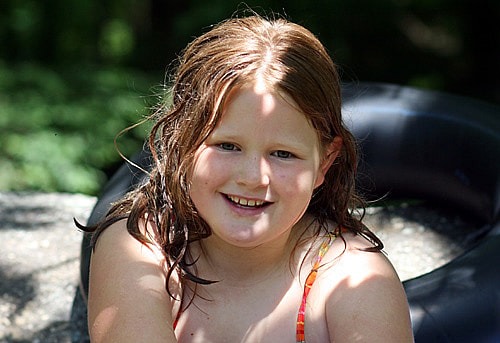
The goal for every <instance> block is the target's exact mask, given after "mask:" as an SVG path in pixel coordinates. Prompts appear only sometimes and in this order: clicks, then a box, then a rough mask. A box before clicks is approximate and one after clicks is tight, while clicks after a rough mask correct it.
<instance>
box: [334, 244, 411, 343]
mask: <svg viewBox="0 0 500 343" xmlns="http://www.w3.org/2000/svg"><path fill="white" fill-rule="evenodd" d="M345 255H346V256H342V257H341V262H340V264H341V265H342V267H341V270H342V271H344V272H343V273H344V275H343V277H342V280H341V281H340V283H338V284H337V285H336V287H335V289H334V290H333V291H332V292H331V294H330V296H329V298H328V300H327V308H326V315H327V325H328V331H329V336H330V340H331V341H332V342H333V341H335V342H383V343H390V342H395V343H401V342H413V333H412V328H411V321H410V315H409V308H408V302H407V299H406V294H405V292H404V288H403V285H402V283H401V281H400V280H399V278H398V276H397V274H396V272H395V270H394V268H393V267H392V265H391V263H390V262H389V261H388V260H387V258H386V257H385V256H384V255H383V254H382V253H373V252H364V251H359V250H355V249H348V250H346V252H345Z"/></svg>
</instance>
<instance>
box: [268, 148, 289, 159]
mask: <svg viewBox="0 0 500 343" xmlns="http://www.w3.org/2000/svg"><path fill="white" fill-rule="evenodd" d="M273 155H274V156H276V157H278V158H283V159H286V158H292V157H294V155H293V154H292V153H291V152H288V151H285V150H278V151H275V152H273Z"/></svg>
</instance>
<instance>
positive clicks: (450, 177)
mask: <svg viewBox="0 0 500 343" xmlns="http://www.w3.org/2000/svg"><path fill="white" fill-rule="evenodd" d="M344 95H345V97H344V114H345V115H346V116H347V118H346V123H347V124H348V126H350V128H351V130H352V131H353V133H354V135H355V136H356V137H357V138H358V139H359V140H360V143H361V151H362V160H361V163H360V166H359V169H360V177H359V179H358V183H359V184H360V190H361V191H364V192H365V193H367V195H372V196H373V198H376V197H380V196H384V195H386V194H389V196H390V197H396V198H397V197H405V198H408V197H415V198H422V199H430V200H433V201H434V202H435V203H436V204H437V206H443V207H449V208H452V209H454V210H455V211H457V212H458V213H465V214H468V215H473V216H476V217H477V218H478V219H479V220H480V221H481V222H482V223H483V225H484V226H483V227H481V228H478V230H479V231H482V232H489V234H488V235H487V237H485V238H484V239H483V240H481V242H479V243H478V244H477V245H476V246H475V247H474V248H473V249H472V250H470V251H468V252H466V253H465V254H464V255H463V256H460V257H459V258H457V259H455V260H453V261H451V262H450V263H448V264H447V265H445V266H443V267H441V268H438V269H436V270H434V271H432V272H430V273H428V274H426V275H422V276H420V277H417V278H414V279H411V280H408V281H406V282H404V286H405V290H406V293H407V296H408V301H409V303H410V310H411V316H412V322H413V329H414V333H415V340H416V342H426V343H427V342H453V343H455V342H500V272H499V269H498V268H499V267H498V266H499V265H500V222H499V219H500V218H499V212H500V107H498V106H494V105H491V104H487V103H483V102H479V101H475V100H473V99H468V98H464V97H457V96H452V95H448V94H442V93H437V92H430V91H423V90H418V89H414V88H409V87H401V86H395V85H384V84H361V85H348V86H347V87H345V88H344Z"/></svg>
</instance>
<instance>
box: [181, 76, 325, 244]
mask: <svg viewBox="0 0 500 343" xmlns="http://www.w3.org/2000/svg"><path fill="white" fill-rule="evenodd" d="M287 100H288V101H291V100H290V99H288V98H287ZM320 150H321V149H320V146H319V141H318V137H317V134H316V131H315V130H314V129H313V127H312V126H311V125H310V124H309V122H308V120H307V119H306V117H305V116H304V115H303V114H302V113H301V112H299V111H297V110H296V109H295V108H294V107H292V106H290V105H289V104H288V103H287V102H286V101H284V99H283V98H282V97H280V96H279V95H277V94H276V93H272V92H269V91H268V90H266V89H265V88H263V87H258V86H245V87H241V88H239V89H237V90H233V91H231V93H230V94H229V96H228V100H227V101H226V104H225V107H224V109H223V113H222V119H221V121H220V123H219V124H218V125H217V127H216V128H215V130H214V131H213V133H212V134H211V135H210V136H209V137H208V139H207V140H206V141H205V142H204V143H203V144H202V145H201V146H200V147H199V148H198V150H197V152H196V160H195V165H194V168H193V174H192V175H191V191H190V195H191V198H192V200H193V203H194V204H195V206H196V208H197V210H198V212H199V214H200V216H201V217H202V218H203V219H204V220H205V221H206V222H207V223H208V225H209V226H210V228H211V229H212V233H213V234H214V235H216V236H217V237H218V238H220V239H222V240H223V241H225V242H226V243H229V244H231V245H235V246H240V247H254V246H257V245H260V244H263V243H266V242H271V241H273V240H274V239H277V238H278V237H283V234H285V233H288V231H289V230H290V229H291V228H292V227H293V225H294V224H295V223H297V221H298V220H299V219H300V218H301V217H302V215H303V214H304V212H305V211H306V209H307V206H308V204H309V201H310V199H311V195H312V192H313V190H314V189H315V188H316V187H317V186H319V185H320V184H321V183H322V182H323V178H324V174H325V173H326V171H327V169H328V167H329V164H328V162H323V163H322V156H321V155H320Z"/></svg>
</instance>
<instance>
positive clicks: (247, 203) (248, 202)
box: [228, 195, 264, 207]
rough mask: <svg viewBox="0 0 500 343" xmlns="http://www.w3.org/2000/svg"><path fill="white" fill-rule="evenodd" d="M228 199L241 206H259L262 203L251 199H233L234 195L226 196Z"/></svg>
mask: <svg viewBox="0 0 500 343" xmlns="http://www.w3.org/2000/svg"><path fill="white" fill-rule="evenodd" d="M228 197H229V199H231V201H232V202H234V203H237V204H239V205H242V206H252V207H253V206H261V205H262V204H263V203H264V201H260V200H252V199H243V198H238V197H235V196H234V195H228Z"/></svg>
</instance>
